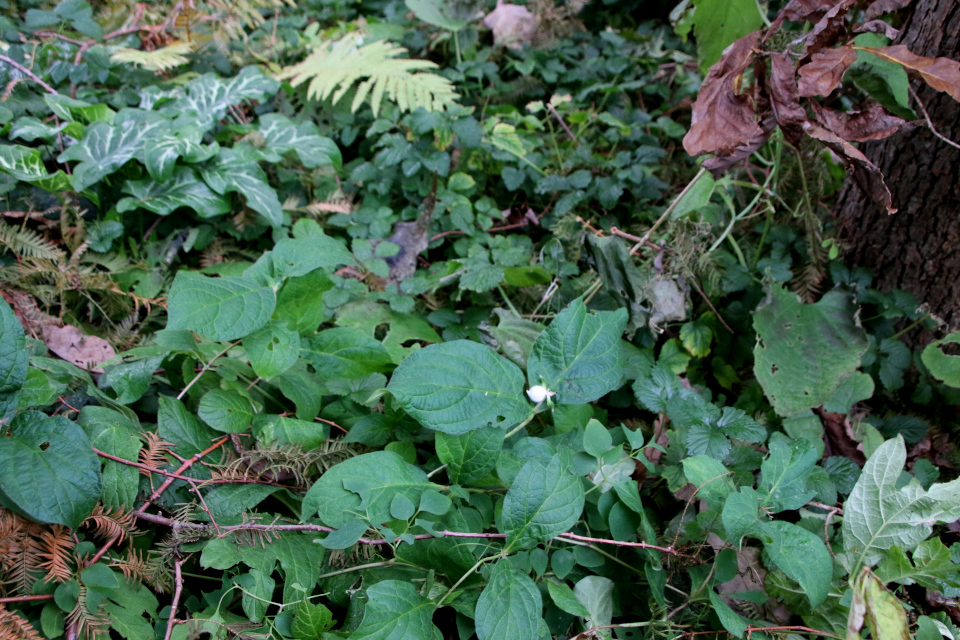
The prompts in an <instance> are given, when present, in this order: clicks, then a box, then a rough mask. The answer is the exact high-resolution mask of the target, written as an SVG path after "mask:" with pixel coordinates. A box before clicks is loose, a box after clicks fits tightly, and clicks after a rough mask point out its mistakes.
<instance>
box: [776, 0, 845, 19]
mask: <svg viewBox="0 0 960 640" xmlns="http://www.w3.org/2000/svg"><path fill="white" fill-rule="evenodd" d="M840 1H841V0H790V2H788V3H787V6H785V7H784V8H783V14H784V15H785V16H786V18H787V19H788V20H797V21H803V20H806V21H808V22H813V23H817V22H820V20H821V19H822V18H823V16H824V15H825V14H826V13H827V12H828V11H830V9H832V8H834V7H835V6H837V4H839V3H840Z"/></svg>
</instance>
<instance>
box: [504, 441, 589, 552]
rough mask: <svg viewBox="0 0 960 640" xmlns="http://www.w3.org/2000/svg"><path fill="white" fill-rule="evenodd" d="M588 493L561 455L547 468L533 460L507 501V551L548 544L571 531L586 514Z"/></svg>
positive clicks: (549, 463) (525, 466) (521, 475)
mask: <svg viewBox="0 0 960 640" xmlns="http://www.w3.org/2000/svg"><path fill="white" fill-rule="evenodd" d="M583 505H584V492H583V483H582V482H581V480H580V478H578V477H576V476H574V475H573V474H572V473H571V472H570V470H569V468H568V465H567V464H565V463H564V462H563V460H562V458H561V456H560V455H559V454H557V455H554V456H553V457H552V458H550V460H549V462H548V463H547V464H544V463H542V462H541V461H539V460H537V459H533V460H530V461H529V462H527V463H526V464H525V465H523V467H522V468H521V469H520V472H519V473H517V475H516V477H515V478H514V480H513V483H512V484H511V485H510V489H509V490H508V491H507V495H506V496H505V497H504V499H503V512H502V515H501V519H502V528H503V532H504V533H506V534H507V549H516V548H521V547H524V546H529V545H531V544H535V543H537V542H546V541H547V540H549V539H551V538H554V537H556V536H558V535H560V534H561V533H564V532H565V531H569V530H570V529H571V528H572V527H573V525H575V524H576V523H577V521H578V520H579V519H580V515H581V514H582V513H583Z"/></svg>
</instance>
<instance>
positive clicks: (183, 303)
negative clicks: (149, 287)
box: [167, 270, 277, 342]
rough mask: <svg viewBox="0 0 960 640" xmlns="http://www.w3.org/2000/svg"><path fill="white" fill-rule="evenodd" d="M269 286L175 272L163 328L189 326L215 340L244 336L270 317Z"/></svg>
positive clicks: (272, 300) (273, 297)
mask: <svg viewBox="0 0 960 640" xmlns="http://www.w3.org/2000/svg"><path fill="white" fill-rule="evenodd" d="M276 303H277V299H276V295H275V294H274V291H273V289H271V288H270V287H264V286H260V285H258V284H257V283H255V282H252V281H250V280H247V279H245V278H238V277H236V276H224V277H222V278H208V277H205V276H202V275H200V274H199V273H195V272H192V271H185V270H183V271H179V272H178V273H177V277H176V278H175V279H174V281H173V286H172V287H170V300H169V309H170V311H169V313H170V315H169V318H168V320H167V329H189V330H190V331H194V332H196V333H199V334H200V335H201V336H203V337H204V338H206V339H208V340H213V341H216V342H220V341H227V340H236V339H238V338H242V337H244V336H247V335H249V334H251V333H253V332H254V331H256V330H257V329H259V328H260V327H262V326H263V325H265V324H266V323H267V321H269V320H270V316H271V315H272V314H273V309H274V307H275V306H276Z"/></svg>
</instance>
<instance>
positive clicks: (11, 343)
mask: <svg viewBox="0 0 960 640" xmlns="http://www.w3.org/2000/svg"><path fill="white" fill-rule="evenodd" d="M28 360H29V359H28V357H27V352H26V350H25V349H24V337H23V327H22V326H20V322H19V321H18V320H17V317H16V316H15V315H14V314H13V310H12V309H11V308H10V305H8V304H7V302H6V300H4V299H3V298H0V420H4V419H6V418H8V417H10V416H11V415H12V414H13V412H14V411H16V409H17V393H18V392H19V391H20V387H21V386H23V382H24V380H26V379H27V365H28V364H29V362H28Z"/></svg>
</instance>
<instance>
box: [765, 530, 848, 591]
mask: <svg viewBox="0 0 960 640" xmlns="http://www.w3.org/2000/svg"><path fill="white" fill-rule="evenodd" d="M753 534H754V535H756V536H757V537H758V538H760V539H761V540H762V541H763V548H764V550H765V551H766V552H767V553H768V554H769V555H770V559H771V560H773V562H774V564H776V565H777V567H779V568H780V570H781V571H783V572H784V573H785V574H787V576H789V577H790V578H792V579H793V580H796V581H797V582H799V583H800V587H801V588H802V589H803V591H804V593H806V594H807V598H808V599H809V600H810V605H811V606H813V607H816V606H818V605H819V604H820V603H821V602H823V601H824V600H826V599H827V595H828V594H829V592H830V583H831V582H832V581H833V558H832V557H831V556H830V552H829V551H827V547H826V545H824V544H823V540H822V539H821V537H820V536H818V535H817V534H815V533H812V532H811V531H808V530H807V529H804V528H803V527H800V526H797V525H795V524H792V523H790V522H784V521H782V520H773V521H768V522H760V523H759V524H758V525H757V526H756V528H755V529H754V530H753Z"/></svg>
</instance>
